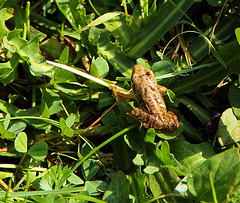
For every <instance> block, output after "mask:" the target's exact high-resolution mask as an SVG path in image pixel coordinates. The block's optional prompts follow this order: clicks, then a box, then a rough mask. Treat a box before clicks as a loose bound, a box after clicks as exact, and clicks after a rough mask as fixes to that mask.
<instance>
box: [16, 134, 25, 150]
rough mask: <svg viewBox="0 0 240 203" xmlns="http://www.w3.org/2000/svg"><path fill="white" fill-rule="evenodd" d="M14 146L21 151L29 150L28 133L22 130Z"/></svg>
mask: <svg viewBox="0 0 240 203" xmlns="http://www.w3.org/2000/svg"><path fill="white" fill-rule="evenodd" d="M14 147H15V149H16V150H17V151H18V152H20V153H26V152H27V135H26V133H25V132H20V133H19V134H18V135H17V137H16V139H15V140H14Z"/></svg>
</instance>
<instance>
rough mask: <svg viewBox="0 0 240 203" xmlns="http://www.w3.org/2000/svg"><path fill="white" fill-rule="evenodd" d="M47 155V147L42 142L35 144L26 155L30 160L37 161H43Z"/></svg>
mask: <svg viewBox="0 0 240 203" xmlns="http://www.w3.org/2000/svg"><path fill="white" fill-rule="evenodd" d="M47 153H48V145H47V143H46V142H44V141H39V142H37V143H35V144H34V145H33V146H32V147H31V148H30V149H29V151H28V154H29V155H30V156H31V157H32V158H34V159H36V160H38V161H41V160H43V159H45V157H46V156H47Z"/></svg>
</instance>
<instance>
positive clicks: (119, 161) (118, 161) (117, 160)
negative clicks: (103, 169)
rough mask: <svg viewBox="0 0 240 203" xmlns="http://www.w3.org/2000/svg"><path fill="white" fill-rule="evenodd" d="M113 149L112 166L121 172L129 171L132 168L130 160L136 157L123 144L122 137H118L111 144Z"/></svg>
mask: <svg viewBox="0 0 240 203" xmlns="http://www.w3.org/2000/svg"><path fill="white" fill-rule="evenodd" d="M111 146H112V148H113V157H114V159H113V161H112V165H113V166H114V167H116V168H118V169H121V170H129V169H130V168H131V167H133V162H132V159H133V158H134V156H135V155H136V153H135V152H133V151H132V150H131V149H130V148H129V147H128V146H127V144H126V143H125V141H124V138H123V137H119V138H117V139H116V140H114V141H112V142H111Z"/></svg>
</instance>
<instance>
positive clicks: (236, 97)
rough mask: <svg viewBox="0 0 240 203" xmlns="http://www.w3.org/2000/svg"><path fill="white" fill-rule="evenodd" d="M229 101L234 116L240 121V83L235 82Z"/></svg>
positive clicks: (231, 88) (229, 94) (229, 93)
mask: <svg viewBox="0 0 240 203" xmlns="http://www.w3.org/2000/svg"><path fill="white" fill-rule="evenodd" d="M228 99H229V102H230V104H231V106H232V109H233V112H234V115H235V116H236V117H237V118H238V119H240V85H239V81H235V82H234V83H233V84H232V85H231V87H230V89H229V92H228Z"/></svg>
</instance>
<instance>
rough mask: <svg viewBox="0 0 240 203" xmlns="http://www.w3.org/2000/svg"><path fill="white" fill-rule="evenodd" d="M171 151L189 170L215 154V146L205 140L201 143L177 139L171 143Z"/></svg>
mask: <svg viewBox="0 0 240 203" xmlns="http://www.w3.org/2000/svg"><path fill="white" fill-rule="evenodd" d="M170 147H171V153H172V154H173V155H174V157H175V158H176V159H177V160H178V161H179V162H180V163H181V164H182V165H183V166H185V167H186V168H187V169H189V171H193V170H194V168H195V167H196V166H198V165H199V164H201V163H202V162H204V161H206V160H207V159H208V158H210V157H211V156H213V155H215V152H214V150H213V147H212V146H211V145H210V144H209V143H207V142H203V143H201V144H190V143H188V142H186V141H182V140H176V141H173V142H171V143H170Z"/></svg>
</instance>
